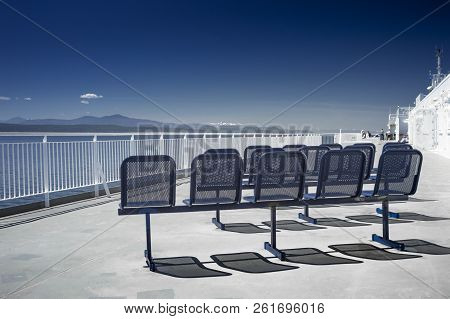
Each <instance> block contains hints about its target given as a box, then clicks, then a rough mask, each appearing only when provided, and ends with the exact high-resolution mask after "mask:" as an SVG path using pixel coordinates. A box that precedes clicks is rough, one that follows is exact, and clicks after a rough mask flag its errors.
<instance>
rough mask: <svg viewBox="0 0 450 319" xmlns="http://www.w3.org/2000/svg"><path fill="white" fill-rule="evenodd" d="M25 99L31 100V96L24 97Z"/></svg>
mask: <svg viewBox="0 0 450 319" xmlns="http://www.w3.org/2000/svg"><path fill="white" fill-rule="evenodd" d="M23 99H24V100H25V101H31V97H24V98H23Z"/></svg>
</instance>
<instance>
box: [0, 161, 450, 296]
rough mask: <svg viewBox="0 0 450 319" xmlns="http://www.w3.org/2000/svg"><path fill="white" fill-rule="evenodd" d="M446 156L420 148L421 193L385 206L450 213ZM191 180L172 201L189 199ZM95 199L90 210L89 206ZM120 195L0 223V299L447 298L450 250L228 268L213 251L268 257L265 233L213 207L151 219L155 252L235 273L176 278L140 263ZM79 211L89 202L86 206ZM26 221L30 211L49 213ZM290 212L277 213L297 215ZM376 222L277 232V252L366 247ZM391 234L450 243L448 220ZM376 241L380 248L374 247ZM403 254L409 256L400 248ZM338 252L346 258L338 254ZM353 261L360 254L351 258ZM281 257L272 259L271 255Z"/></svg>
mask: <svg viewBox="0 0 450 319" xmlns="http://www.w3.org/2000/svg"><path fill="white" fill-rule="evenodd" d="M449 167H450V160H449V159H445V158H443V157H440V156H438V155H435V154H432V153H426V154H424V166H423V171H422V179H421V182H420V185H419V191H418V193H417V194H416V195H415V196H414V198H415V199H418V200H414V201H410V202H408V203H397V204H392V205H391V210H394V211H397V212H416V213H422V214H426V215H430V216H442V217H450V214H449V212H450V198H449V189H450V170H449V169H448V168H449ZM187 195H188V188H187V185H183V186H181V187H180V189H179V191H178V197H179V198H180V199H181V198H186V197H187ZM87 205H91V206H90V207H85V206H87ZM117 205H118V201H112V202H111V201H109V202H108V201H107V202H106V203H105V202H102V200H97V201H87V202H83V203H77V204H72V205H65V206H62V207H58V208H53V209H49V210H42V211H39V212H34V213H32V214H26V215H23V216H16V217H13V218H10V219H0V226H1V225H6V224H8V223H10V222H12V221H17V222H18V223H19V224H18V225H16V226H13V227H8V228H3V229H0V283H1V284H0V295H1V296H2V297H4V298H447V297H448V296H450V267H449V265H450V255H441V256H434V255H422V257H421V258H416V259H407V260H398V261H374V260H367V259H364V260H362V259H360V260H362V261H363V263H361V264H350V265H328V266H311V265H302V264H290V263H286V264H289V265H296V266H299V268H298V269H295V270H289V271H283V272H274V273H266V274H249V273H243V272H238V271H234V270H230V269H224V268H221V267H220V266H218V265H217V264H215V263H212V260H211V259H210V255H213V254H221V253H237V252H247V251H253V252H258V253H260V254H262V255H263V256H266V257H269V256H270V254H268V253H267V252H266V251H265V250H264V249H263V242H264V241H266V240H268V239H269V234H266V233H263V234H238V233H231V232H224V231H220V230H218V229H215V227H214V226H213V225H212V224H211V222H210V220H211V217H213V214H214V212H205V213H195V214H171V215H161V216H155V217H152V222H153V225H152V226H153V230H154V232H153V236H154V237H153V248H154V255H155V256H156V257H176V256H195V257H197V258H198V259H200V261H202V262H208V263H207V264H206V266H208V267H210V268H212V269H217V270H222V271H226V272H229V273H232V275H231V276H227V277H218V278H197V279H179V278H173V277H168V276H165V275H162V274H157V273H151V272H149V271H148V269H147V268H145V267H144V266H145V262H144V256H143V250H144V246H145V237H144V235H145V232H144V231H145V228H144V227H145V222H144V216H128V217H119V216H118V215H117ZM84 207H85V208H84ZM376 207H379V205H378V206H377V205H364V206H344V207H327V208H313V209H312V210H311V214H312V215H313V216H316V217H325V216H326V217H338V218H343V219H344V218H345V216H349V215H358V214H373V213H374V210H375V208H376ZM54 213H58V215H57V216H53V217H48V218H42V219H39V220H36V221H33V222H30V223H22V222H24V221H26V220H27V219H28V218H30V217H45V216H46V215H48V214H54ZM296 215H297V211H296V210H295V209H294V210H293V209H287V210H280V211H279V213H278V219H296ZM222 218H223V222H225V223H230V222H249V223H253V224H256V225H261V222H262V221H267V220H269V210H267V209H255V210H254V211H250V210H247V211H234V212H224V213H223V214H222ZM372 233H378V234H380V233H381V225H378V224H371V226H367V227H352V228H337V227H327V228H326V229H322V230H316V231H297V232H296V231H285V230H283V231H280V232H279V233H278V246H279V247H280V248H283V249H284V248H301V247H314V248H319V249H322V250H324V251H331V250H330V249H329V248H328V245H332V244H345V243H358V242H363V243H371V244H374V245H376V246H379V245H377V244H375V243H373V242H371V241H370V237H371V234H372ZM391 238H392V239H411V238H416V239H422V240H427V241H430V242H433V243H435V244H439V245H442V246H447V247H450V220H445V221H415V222H413V223H406V224H397V225H391ZM379 247H381V246H379ZM405 254H408V253H405ZM333 255H335V256H342V257H343V255H341V254H340V253H337V252H334V253H333ZM353 259H357V258H353ZM270 260H271V261H274V262H279V261H277V260H275V259H270Z"/></svg>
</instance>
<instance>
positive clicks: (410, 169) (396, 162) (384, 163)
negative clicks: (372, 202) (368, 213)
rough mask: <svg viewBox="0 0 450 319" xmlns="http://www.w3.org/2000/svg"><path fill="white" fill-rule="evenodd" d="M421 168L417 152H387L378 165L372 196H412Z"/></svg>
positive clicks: (420, 155) (420, 154)
mask: <svg viewBox="0 0 450 319" xmlns="http://www.w3.org/2000/svg"><path fill="white" fill-rule="evenodd" d="M421 168H422V153H420V152H419V151H418V150H387V151H385V152H384V153H383V154H382V155H381V157H380V162H379V164H378V172H377V179H376V182H375V186H374V192H373V193H374V195H413V194H414V193H415V192H416V190H417V185H418V183H419V176H420V171H421Z"/></svg>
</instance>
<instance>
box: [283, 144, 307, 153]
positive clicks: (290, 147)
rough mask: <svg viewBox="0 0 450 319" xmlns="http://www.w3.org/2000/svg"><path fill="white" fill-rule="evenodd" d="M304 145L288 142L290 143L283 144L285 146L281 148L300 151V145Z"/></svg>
mask: <svg viewBox="0 0 450 319" xmlns="http://www.w3.org/2000/svg"><path fill="white" fill-rule="evenodd" d="M305 146H306V145H304V144H290V145H285V146H283V149H284V150H285V151H297V152H298V151H300V149H301V148H302V147H305Z"/></svg>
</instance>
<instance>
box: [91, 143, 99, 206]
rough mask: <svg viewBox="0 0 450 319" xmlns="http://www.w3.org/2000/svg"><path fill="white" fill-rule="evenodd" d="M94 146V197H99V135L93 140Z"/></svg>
mask: <svg viewBox="0 0 450 319" xmlns="http://www.w3.org/2000/svg"><path fill="white" fill-rule="evenodd" d="M92 145H93V157H94V158H93V163H92V164H93V165H92V177H93V179H94V195H95V197H98V196H99V190H98V188H99V187H98V183H99V178H98V177H99V176H98V165H99V164H98V161H99V158H98V144H97V135H94V137H93V139H92Z"/></svg>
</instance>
